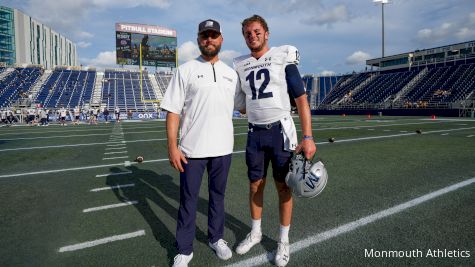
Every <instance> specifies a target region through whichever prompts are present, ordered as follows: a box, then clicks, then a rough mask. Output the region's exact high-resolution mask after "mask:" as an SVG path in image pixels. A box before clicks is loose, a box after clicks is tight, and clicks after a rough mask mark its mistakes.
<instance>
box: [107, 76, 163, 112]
mask: <svg viewBox="0 0 475 267" xmlns="http://www.w3.org/2000/svg"><path fill="white" fill-rule="evenodd" d="M142 76H143V80H142V90H141V89H140V73H139V72H133V71H108V70H106V72H105V74H104V80H103V87H102V103H103V104H104V105H105V106H106V107H107V108H108V109H109V110H113V109H115V107H119V108H120V109H121V110H122V111H125V110H130V109H131V110H137V111H153V110H154V109H155V108H154V105H153V103H148V102H143V101H142V99H143V100H145V101H151V100H156V99H157V97H156V95H155V92H154V91H153V87H152V84H151V82H150V79H149V78H148V75H147V73H146V72H144V73H143V75H142Z"/></svg>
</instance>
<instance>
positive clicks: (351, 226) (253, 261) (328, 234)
mask: <svg viewBox="0 0 475 267" xmlns="http://www.w3.org/2000/svg"><path fill="white" fill-rule="evenodd" d="M474 182H475V178H471V179H468V180H465V181H463V182H460V183H457V184H453V185H451V186H447V187H444V188H442V189H439V190H437V191H434V192H432V193H429V194H426V195H423V196H420V197H418V198H414V199H412V200H409V201H407V202H404V203H402V204H399V205H396V206H393V207H391V208H389V209H385V210H382V211H380V212H377V213H374V214H371V215H369V216H366V217H363V218H360V219H358V220H355V221H352V222H349V223H347V224H344V225H341V226H339V227H336V228H333V229H330V230H327V231H325V232H322V233H318V234H315V235H313V236H310V237H308V238H306V239H303V240H300V241H298V242H295V243H292V244H291V246H290V253H295V252H298V251H300V250H303V249H306V248H308V247H310V246H313V245H316V244H318V243H321V242H323V241H326V240H329V239H332V238H335V237H337V236H340V235H342V234H346V233H349V232H352V231H354V230H356V229H358V228H360V227H363V226H365V225H368V224H370V223H373V222H376V221H379V220H381V219H384V218H386V217H389V216H391V215H394V214H397V213H400V212H402V211H405V210H407V209H410V208H412V207H415V206H417V205H420V204H422V203H424V202H427V201H429V200H431V199H434V198H436V197H439V196H442V195H445V194H447V193H450V192H452V191H455V190H457V189H460V188H462V187H465V186H469V185H471V184H472V183H474ZM269 254H270V255H269ZM269 254H268V253H264V254H261V255H258V256H255V257H252V258H249V259H247V260H242V261H239V262H236V263H233V264H231V265H228V266H232V267H239V266H258V265H262V264H265V263H268V262H269V258H273V252H272V253H269Z"/></svg>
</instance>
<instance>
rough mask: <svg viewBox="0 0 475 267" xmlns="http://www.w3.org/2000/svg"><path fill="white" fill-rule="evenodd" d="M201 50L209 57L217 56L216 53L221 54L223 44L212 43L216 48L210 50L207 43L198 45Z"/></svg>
mask: <svg viewBox="0 0 475 267" xmlns="http://www.w3.org/2000/svg"><path fill="white" fill-rule="evenodd" d="M198 46H199V48H200V51H201V54H202V55H204V56H207V57H215V56H216V55H218V54H219V51H220V50H221V45H210V46H214V48H215V49H214V50H209V49H208V48H207V46H206V45H198Z"/></svg>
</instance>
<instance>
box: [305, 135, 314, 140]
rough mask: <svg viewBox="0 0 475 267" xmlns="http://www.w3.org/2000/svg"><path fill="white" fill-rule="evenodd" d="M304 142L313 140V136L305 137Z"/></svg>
mask: <svg viewBox="0 0 475 267" xmlns="http://www.w3.org/2000/svg"><path fill="white" fill-rule="evenodd" d="M303 140H313V136H311V135H304V136H303Z"/></svg>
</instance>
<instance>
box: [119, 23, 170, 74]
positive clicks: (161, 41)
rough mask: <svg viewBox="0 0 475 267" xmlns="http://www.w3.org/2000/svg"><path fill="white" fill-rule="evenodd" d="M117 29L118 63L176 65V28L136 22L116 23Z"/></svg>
mask: <svg viewBox="0 0 475 267" xmlns="http://www.w3.org/2000/svg"><path fill="white" fill-rule="evenodd" d="M115 30H116V55H117V56H116V63H117V64H119V65H143V66H151V67H176V65H177V63H176V61H177V53H176V50H177V39H176V31H175V30H172V29H168V28H164V27H160V26H152V25H144V24H134V23H116V24H115ZM140 63H141V64H140Z"/></svg>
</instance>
